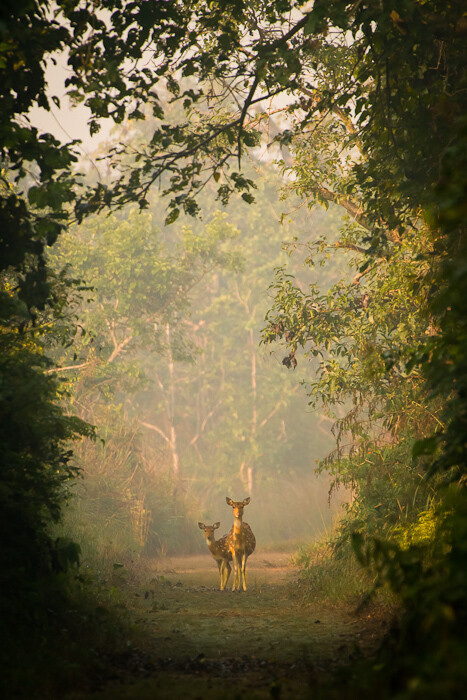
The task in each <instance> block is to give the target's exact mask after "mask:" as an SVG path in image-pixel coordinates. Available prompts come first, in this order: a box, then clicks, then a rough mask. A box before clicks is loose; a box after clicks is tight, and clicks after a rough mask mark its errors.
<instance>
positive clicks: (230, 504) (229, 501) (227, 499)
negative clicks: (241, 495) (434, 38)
mask: <svg viewBox="0 0 467 700" xmlns="http://www.w3.org/2000/svg"><path fill="white" fill-rule="evenodd" d="M225 500H226V501H227V505H228V506H232V505H233V501H232V499H231V498H229V497H228V496H226V497H225Z"/></svg>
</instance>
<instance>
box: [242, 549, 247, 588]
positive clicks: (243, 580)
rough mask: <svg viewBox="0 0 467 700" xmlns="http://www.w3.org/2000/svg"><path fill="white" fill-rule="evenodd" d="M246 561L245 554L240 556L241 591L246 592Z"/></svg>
mask: <svg viewBox="0 0 467 700" xmlns="http://www.w3.org/2000/svg"><path fill="white" fill-rule="evenodd" d="M247 559H248V556H247V554H246V553H244V554H243V556H242V582H243V590H244V591H246V560H247Z"/></svg>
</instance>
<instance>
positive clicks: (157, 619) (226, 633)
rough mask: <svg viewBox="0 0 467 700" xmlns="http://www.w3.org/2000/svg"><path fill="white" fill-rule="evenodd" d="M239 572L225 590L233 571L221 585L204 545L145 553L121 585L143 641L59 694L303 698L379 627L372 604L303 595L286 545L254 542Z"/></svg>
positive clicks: (102, 699)
mask: <svg viewBox="0 0 467 700" xmlns="http://www.w3.org/2000/svg"><path fill="white" fill-rule="evenodd" d="M247 572H248V590H247V591H246V592H243V591H242V592H232V591H231V590H230V586H231V584H232V582H233V574H232V576H231V579H230V581H229V584H230V585H229V587H228V590H225V591H222V592H221V591H220V590H219V589H218V583H219V577H218V572H217V566H216V563H215V562H214V560H213V559H212V558H211V557H210V555H209V553H206V555H204V556H193V557H192V556H187V557H179V558H164V560H154V561H152V562H151V563H150V565H149V566H148V567H147V569H146V574H145V576H144V578H143V580H142V581H141V580H140V581H139V582H138V584H132V585H130V584H128V586H129V588H130V590H131V593H130V595H131V601H132V602H131V615H132V616H133V619H134V624H135V625H139V626H141V627H142V628H144V630H145V634H144V638H145V642H144V645H143V646H144V648H136V649H135V648H134V646H133V645H131V646H129V648H128V651H127V652H124V653H122V654H119V655H115V657H113V658H111V659H108V660H107V661H108V665H109V666H110V667H111V668H112V673H110V674H109V673H108V672H107V673H106V674H104V675H103V676H102V677H101V678H99V679H96V682H95V684H94V687H92V688H88V689H87V690H86V691H84V690H82V691H80V692H76V691H75V692H74V693H71V694H68V695H67V696H66V697H67V700H81V699H82V698H95V700H124V699H125V700H146V699H148V700H149V699H151V700H154V699H157V700H159V699H160V700H169V699H170V700H172V699H173V698H179V697H180V698H186V699H187V700H195V699H196V698H203V700H223V699H225V700H235V699H236V698H242V700H243V699H244V700H249V699H251V700H256V699H258V700H260V699H262V698H271V697H272V698H293V699H294V700H299V699H300V698H309V697H310V696H311V694H313V693H312V692H311V690H312V689H316V688H317V687H318V686H320V685H322V684H323V683H325V682H326V680H327V679H328V678H329V677H330V676H332V675H333V674H334V673H335V672H336V671H337V669H338V668H339V667H342V666H343V665H345V664H349V662H351V661H352V660H354V659H356V658H358V657H361V656H364V657H365V658H368V657H371V656H372V654H374V652H375V651H376V649H377V647H378V646H379V644H380V642H381V639H382V637H383V635H384V633H385V631H386V630H387V627H388V624H389V622H388V619H387V611H384V610H380V609H379V608H373V609H372V610H371V611H369V610H368V609H367V610H366V611H365V612H360V613H357V612H356V611H355V605H354V604H351V603H347V604H335V605H330V604H326V605H325V604H323V603H322V602H318V601H314V602H313V601H311V602H307V603H306V604H305V603H304V602H303V596H302V594H301V591H300V590H299V588H298V585H297V577H298V571H297V570H296V569H295V568H294V567H293V566H291V565H290V564H289V555H288V554H286V553H277V552H275V553H274V552H266V551H264V552H262V551H261V550H257V551H256V552H255V553H254V554H253V555H252V556H251V557H250V559H249V560H248V566H247ZM116 575H121V576H124V572H122V573H121V574H120V572H119V571H117V572H116ZM140 646H141V645H140Z"/></svg>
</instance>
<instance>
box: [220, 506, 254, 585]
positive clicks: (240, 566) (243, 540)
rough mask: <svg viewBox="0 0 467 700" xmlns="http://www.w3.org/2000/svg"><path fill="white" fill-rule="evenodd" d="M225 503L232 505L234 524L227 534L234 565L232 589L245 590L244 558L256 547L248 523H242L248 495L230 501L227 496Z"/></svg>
mask: <svg viewBox="0 0 467 700" xmlns="http://www.w3.org/2000/svg"><path fill="white" fill-rule="evenodd" d="M225 500H226V501H227V505H229V506H232V508H233V515H234V524H233V527H232V529H231V530H230V532H229V534H228V535H227V546H228V548H229V550H230V553H231V554H232V561H233V565H234V582H233V586H232V590H233V591H235V590H240V586H243V590H244V591H246V560H247V559H248V557H249V556H250V554H253V552H254V551H255V547H256V539H255V536H254V534H253V532H252V529H251V527H250V526H249V525H248V523H244V522H243V520H242V518H243V509H244V508H245V506H247V505H248V504H249V502H250V497H249V496H248V498H245V500H244V501H232V499H231V498H229V497H228V496H227V497H226V499H225Z"/></svg>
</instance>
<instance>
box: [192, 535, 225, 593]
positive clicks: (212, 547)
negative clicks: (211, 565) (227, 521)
mask: <svg viewBox="0 0 467 700" xmlns="http://www.w3.org/2000/svg"><path fill="white" fill-rule="evenodd" d="M198 526H199V527H200V528H201V530H204V536H205V538H206V542H207V545H208V547H209V551H210V552H211V554H212V556H213V557H214V559H215V560H216V562H217V566H218V568H219V584H220V589H221V591H223V590H224V588H225V587H226V585H227V581H228V580H229V576H230V572H231V571H232V568H231V566H230V562H231V561H232V555H231V553H230V550H229V548H228V546H227V537H228V535H224V536H223V537H221V538H219V539H218V540H216V539H215V537H214V531H215V530H217V529H218V528H219V527H220V523H214V525H205V524H204V523H198Z"/></svg>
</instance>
